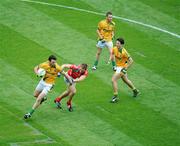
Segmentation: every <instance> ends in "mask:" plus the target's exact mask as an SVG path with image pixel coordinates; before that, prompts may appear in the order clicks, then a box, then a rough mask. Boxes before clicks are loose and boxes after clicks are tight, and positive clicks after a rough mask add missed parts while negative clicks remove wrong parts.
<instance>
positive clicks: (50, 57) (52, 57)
mask: <svg viewBox="0 0 180 146" xmlns="http://www.w3.org/2000/svg"><path fill="white" fill-rule="evenodd" d="M52 59H53V60H57V58H56V56H54V55H50V56H49V58H48V60H49V61H51V60H52Z"/></svg>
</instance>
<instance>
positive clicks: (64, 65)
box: [61, 64, 72, 70]
mask: <svg viewBox="0 0 180 146" xmlns="http://www.w3.org/2000/svg"><path fill="white" fill-rule="evenodd" d="M71 66H72V64H63V65H62V66H61V68H62V70H63V69H64V68H70V67H71Z"/></svg>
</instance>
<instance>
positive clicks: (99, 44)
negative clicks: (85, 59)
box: [96, 41, 113, 49]
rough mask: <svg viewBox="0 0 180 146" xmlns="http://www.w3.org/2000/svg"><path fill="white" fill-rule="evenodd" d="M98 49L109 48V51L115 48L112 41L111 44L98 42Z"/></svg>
mask: <svg viewBox="0 0 180 146" xmlns="http://www.w3.org/2000/svg"><path fill="white" fill-rule="evenodd" d="M96 47H98V48H102V49H103V48H105V47H107V48H108V49H112V48H113V42H112V41H110V42H106V41H105V42H102V41H98V42H97V44H96Z"/></svg>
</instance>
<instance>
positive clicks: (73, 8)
mask: <svg viewBox="0 0 180 146" xmlns="http://www.w3.org/2000/svg"><path fill="white" fill-rule="evenodd" d="M21 1H24V2H31V3H38V4H43V5H48V6H55V7H61V8H66V9H71V10H76V11H82V12H86V13H91V14H96V15H101V16H104V13H99V12H94V11H89V10H85V9H79V8H75V7H69V6H64V5H59V4H52V3H47V2H41V1H33V0H21ZM113 17H114V18H116V19H120V20H124V21H127V22H131V23H135V24H139V25H142V26H145V27H149V28H152V29H155V30H158V31H161V32H164V33H167V34H170V35H172V36H174V37H177V38H180V35H178V34H176V33H173V32H170V31H168V30H164V29H161V28H158V27H156V26H153V25H150V24H145V23H142V22H139V21H135V20H131V19H128V18H124V17H120V16H113Z"/></svg>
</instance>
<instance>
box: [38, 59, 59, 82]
mask: <svg viewBox="0 0 180 146" xmlns="http://www.w3.org/2000/svg"><path fill="white" fill-rule="evenodd" d="M39 68H43V69H44V70H45V71H46V74H45V75H44V77H43V80H44V81H45V82H46V83H48V84H54V82H55V79H56V77H57V75H58V72H61V71H62V69H61V66H59V65H58V64H57V63H56V64H55V66H54V67H51V66H50V65H49V61H47V62H44V63H41V64H39Z"/></svg>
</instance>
